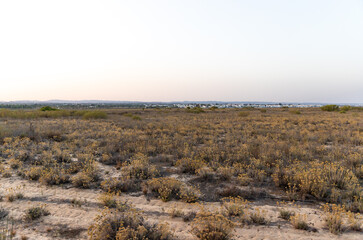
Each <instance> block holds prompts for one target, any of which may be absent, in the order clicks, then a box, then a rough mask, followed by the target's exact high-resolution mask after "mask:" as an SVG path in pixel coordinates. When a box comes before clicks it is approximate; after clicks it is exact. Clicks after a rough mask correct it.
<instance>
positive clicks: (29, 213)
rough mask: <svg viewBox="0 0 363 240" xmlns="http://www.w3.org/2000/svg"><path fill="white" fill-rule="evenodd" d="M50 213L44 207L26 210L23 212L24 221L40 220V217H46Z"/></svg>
mask: <svg viewBox="0 0 363 240" xmlns="http://www.w3.org/2000/svg"><path fill="white" fill-rule="evenodd" d="M49 214H50V212H49V211H48V210H47V209H46V208H45V206H44V205H41V206H37V207H31V208H28V209H27V210H26V212H25V216H24V219H25V220H27V221H33V220H36V219H39V218H41V217H42V216H48V215H49Z"/></svg>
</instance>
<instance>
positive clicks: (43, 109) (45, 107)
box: [40, 106, 58, 112]
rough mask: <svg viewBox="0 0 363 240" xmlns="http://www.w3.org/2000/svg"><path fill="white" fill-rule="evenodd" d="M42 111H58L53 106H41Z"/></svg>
mask: <svg viewBox="0 0 363 240" xmlns="http://www.w3.org/2000/svg"><path fill="white" fill-rule="evenodd" d="M40 111H43V112H46V111H58V109H56V108H52V107H51V106H44V107H42V108H40Z"/></svg>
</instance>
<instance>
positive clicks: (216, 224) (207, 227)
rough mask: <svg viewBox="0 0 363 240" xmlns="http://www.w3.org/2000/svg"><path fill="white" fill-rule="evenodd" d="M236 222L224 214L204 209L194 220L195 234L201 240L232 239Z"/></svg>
mask: <svg viewBox="0 0 363 240" xmlns="http://www.w3.org/2000/svg"><path fill="white" fill-rule="evenodd" d="M233 227H234V224H233V223H232V222H231V221H230V220H228V219H227V218H226V217H224V216H223V215H222V214H219V213H213V212H208V211H205V210H202V211H201V212H199V213H198V214H197V216H196V217H195V219H194V220H193V222H192V232H193V234H194V235H195V236H196V237H197V238H198V239H201V240H229V239H232V229H233Z"/></svg>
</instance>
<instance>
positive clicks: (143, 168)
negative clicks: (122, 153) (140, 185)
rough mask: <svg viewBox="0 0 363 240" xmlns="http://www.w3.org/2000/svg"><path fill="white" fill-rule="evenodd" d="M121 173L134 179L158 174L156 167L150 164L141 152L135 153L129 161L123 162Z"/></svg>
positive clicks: (147, 177)
mask: <svg viewBox="0 0 363 240" xmlns="http://www.w3.org/2000/svg"><path fill="white" fill-rule="evenodd" d="M122 173H123V175H124V176H128V177H130V178H136V179H149V178H153V177H156V176H157V175H158V171H157V169H156V167H155V166H153V165H151V164H150V162H149V160H148V158H147V156H145V155H144V154H142V153H138V154H135V155H134V156H133V157H132V158H131V159H130V162H129V163H125V164H124V165H123V167H122Z"/></svg>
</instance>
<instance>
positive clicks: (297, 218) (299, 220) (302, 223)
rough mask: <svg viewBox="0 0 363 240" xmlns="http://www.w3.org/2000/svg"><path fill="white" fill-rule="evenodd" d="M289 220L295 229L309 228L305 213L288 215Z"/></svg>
mask: <svg viewBox="0 0 363 240" xmlns="http://www.w3.org/2000/svg"><path fill="white" fill-rule="evenodd" d="M290 222H291V224H292V226H293V227H294V228H295V229H300V230H308V229H309V225H308V223H307V216H306V214H300V213H296V214H295V215H293V216H291V217H290Z"/></svg>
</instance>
